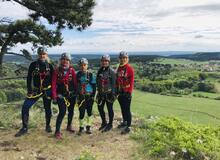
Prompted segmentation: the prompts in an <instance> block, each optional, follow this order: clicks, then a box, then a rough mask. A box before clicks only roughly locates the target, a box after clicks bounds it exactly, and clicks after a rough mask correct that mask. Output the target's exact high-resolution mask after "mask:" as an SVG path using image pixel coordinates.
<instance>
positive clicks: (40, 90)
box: [15, 47, 53, 137]
mask: <svg viewBox="0 0 220 160" xmlns="http://www.w3.org/2000/svg"><path fill="white" fill-rule="evenodd" d="M37 53H38V59H37V60H36V61H34V62H32V63H31V64H30V66H29V69H28V76H27V97H26V99H25V101H24V104H23V106H22V111H21V114H22V124H23V126H22V128H21V129H20V130H19V131H18V132H17V133H16V134H15V137H20V136H22V135H24V134H26V133H27V132H28V119H29V109H30V108H31V106H33V105H34V104H35V103H36V102H37V101H38V99H39V98H40V97H42V99H43V104H44V109H45V118H46V128H45V130H46V132H48V133H49V132H52V130H51V126H50V120H51V116H52V113H51V81H52V73H53V66H52V65H51V64H50V62H49V57H48V54H47V50H46V48H44V47H39V48H38V51H37Z"/></svg>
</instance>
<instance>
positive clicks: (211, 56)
mask: <svg viewBox="0 0 220 160" xmlns="http://www.w3.org/2000/svg"><path fill="white" fill-rule="evenodd" d="M168 58H176V59H190V60H195V61H208V60H220V52H197V53H195V54H182V55H171V56H168Z"/></svg>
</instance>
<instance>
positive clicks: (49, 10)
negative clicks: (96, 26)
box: [3, 0, 95, 31]
mask: <svg viewBox="0 0 220 160" xmlns="http://www.w3.org/2000/svg"><path fill="white" fill-rule="evenodd" d="M3 1H13V2H16V3H18V4H20V5H22V6H24V7H26V8H28V9H30V10H31V11H32V13H30V15H29V16H30V17H31V18H32V19H33V20H35V21H38V20H39V18H40V17H44V18H46V19H47V20H48V22H49V24H56V25H57V27H58V28H66V27H68V28H69V29H73V28H75V27H76V28H77V29H78V30H80V31H81V30H83V29H85V28H87V27H88V26H90V25H91V24H92V9H93V7H94V6H95V1H94V0H46V1H45V0H3Z"/></svg>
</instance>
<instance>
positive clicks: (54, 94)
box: [52, 70, 57, 99]
mask: <svg viewBox="0 0 220 160" xmlns="http://www.w3.org/2000/svg"><path fill="white" fill-rule="evenodd" d="M56 98H57V70H54V71H53V75H52V99H56Z"/></svg>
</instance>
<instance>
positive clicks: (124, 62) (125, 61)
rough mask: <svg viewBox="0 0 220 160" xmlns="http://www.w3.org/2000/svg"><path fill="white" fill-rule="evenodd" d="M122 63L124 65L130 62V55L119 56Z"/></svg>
mask: <svg viewBox="0 0 220 160" xmlns="http://www.w3.org/2000/svg"><path fill="white" fill-rule="evenodd" d="M119 63H120V65H124V64H127V63H128V57H120V58H119Z"/></svg>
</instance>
